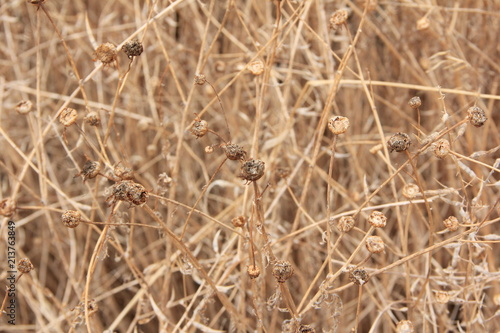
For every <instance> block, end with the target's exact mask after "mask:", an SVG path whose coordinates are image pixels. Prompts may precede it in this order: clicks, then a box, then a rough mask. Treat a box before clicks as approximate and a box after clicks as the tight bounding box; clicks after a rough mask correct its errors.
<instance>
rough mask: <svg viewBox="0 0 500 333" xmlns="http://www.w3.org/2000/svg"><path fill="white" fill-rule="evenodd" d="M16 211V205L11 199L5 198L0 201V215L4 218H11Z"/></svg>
mask: <svg viewBox="0 0 500 333" xmlns="http://www.w3.org/2000/svg"><path fill="white" fill-rule="evenodd" d="M16 209H17V203H16V201H15V200H14V199H12V198H5V199H3V200H2V201H0V215H2V216H5V217H11V216H12V215H14V213H15V212H16Z"/></svg>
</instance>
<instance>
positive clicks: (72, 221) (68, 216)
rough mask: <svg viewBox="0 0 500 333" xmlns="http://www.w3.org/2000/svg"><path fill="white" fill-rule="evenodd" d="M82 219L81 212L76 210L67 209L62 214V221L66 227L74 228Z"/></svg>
mask: <svg viewBox="0 0 500 333" xmlns="http://www.w3.org/2000/svg"><path fill="white" fill-rule="evenodd" d="M81 220H82V214H81V213H80V212H79V211H76V210H67V211H65V212H64V213H63V214H62V222H63V224H64V225H65V226H66V227H67V228H76V227H78V225H79V224H80V221H81Z"/></svg>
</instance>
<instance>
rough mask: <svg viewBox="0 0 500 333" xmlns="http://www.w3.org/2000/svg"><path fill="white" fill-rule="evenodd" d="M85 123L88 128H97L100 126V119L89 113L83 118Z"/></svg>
mask: <svg viewBox="0 0 500 333" xmlns="http://www.w3.org/2000/svg"><path fill="white" fill-rule="evenodd" d="M84 120H85V122H86V123H87V124H89V125H90V126H99V125H100V124H101V117H100V116H99V114H98V113H97V112H95V111H90V112H89V113H87V115H86V116H85V118H84Z"/></svg>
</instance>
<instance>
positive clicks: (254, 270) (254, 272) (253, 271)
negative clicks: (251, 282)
mask: <svg viewBox="0 0 500 333" xmlns="http://www.w3.org/2000/svg"><path fill="white" fill-rule="evenodd" d="M247 274H248V276H250V279H256V278H258V277H259V275H260V268H259V266H256V265H248V267H247Z"/></svg>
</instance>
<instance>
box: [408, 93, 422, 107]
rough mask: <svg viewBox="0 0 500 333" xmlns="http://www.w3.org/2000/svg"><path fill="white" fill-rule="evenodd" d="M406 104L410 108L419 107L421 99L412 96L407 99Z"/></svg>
mask: <svg viewBox="0 0 500 333" xmlns="http://www.w3.org/2000/svg"><path fill="white" fill-rule="evenodd" d="M408 105H409V106H410V107H411V108H412V109H418V108H419V107H420V105H422V100H421V99H420V97H418V96H414V97H412V98H410V100H409V101H408Z"/></svg>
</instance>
